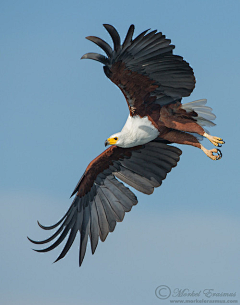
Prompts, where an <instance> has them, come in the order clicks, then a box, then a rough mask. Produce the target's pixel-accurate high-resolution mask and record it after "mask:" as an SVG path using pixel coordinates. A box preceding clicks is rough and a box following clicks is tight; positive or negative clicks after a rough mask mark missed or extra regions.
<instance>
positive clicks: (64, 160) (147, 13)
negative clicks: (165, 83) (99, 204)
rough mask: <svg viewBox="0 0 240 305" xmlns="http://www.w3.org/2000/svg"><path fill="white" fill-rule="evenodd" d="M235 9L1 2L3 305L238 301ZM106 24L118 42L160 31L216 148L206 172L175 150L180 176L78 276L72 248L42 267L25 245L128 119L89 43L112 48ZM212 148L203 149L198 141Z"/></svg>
mask: <svg viewBox="0 0 240 305" xmlns="http://www.w3.org/2000/svg"><path fill="white" fill-rule="evenodd" d="M239 12H240V2H239V1H220V0H218V1H215V0H211V1H204V0H203V1H180V0H176V1H172V0H171V1H159V0H158V1H157V0H155V1H151V0H150V1H136V0H134V1H131V0H128V1H125V0H122V1H113V0H112V1H96V0H93V1H60V0H58V1H11V0H9V1H1V2H0V105H1V107H0V143H1V150H0V164H1V166H0V178H1V183H0V202H1V214H0V238H1V250H0V251H1V254H0V281H1V282H0V303H1V304H6V305H10V304H11V305H12V304H18V305H21V304H24V305H30V304H31V305H32V304H36V305H40V304H46V305H53V304H68V305H72V304H84V305H92V304H99V305H101V304H117V305H118V304H119V305H120V304H126V305H128V304H138V305H143V304H144V305H145V304H154V305H155V304H156V305H157V304H168V302H167V301H164V302H165V303H163V301H161V300H159V299H158V298H156V296H155V293H154V292H155V289H156V287H157V286H160V285H167V286H169V287H170V288H171V289H173V288H176V287H178V288H181V289H184V288H188V289H189V290H194V291H199V290H203V289H206V288H212V289H214V291H215V292H222V291H223V292H236V293H237V299H238V300H239V301H240V288H239V287H240V277H239V274H240V266H239V258H240V234H239V233H240V222H239V219H240V205H239V202H240V200H239V158H240V157H239V151H240V145H239V127H240V126H239V125H240V124H239V111H240V107H239V88H240V74H239V71H240V60H239V50H240V39H239V29H240V21H239V20H240V19H239ZM103 23H109V24H112V25H114V26H115V27H116V28H117V30H118V31H119V33H120V35H121V37H122V38H123V37H125V34H126V32H127V30H128V27H129V25H130V24H132V23H133V24H135V26H136V30H135V36H136V35H138V34H139V33H140V32H142V31H143V30H145V29H148V28H151V29H158V30H159V31H162V32H163V33H164V34H165V35H166V36H167V37H168V38H170V39H171V40H172V43H173V44H175V45H176V49H175V50H174V53H175V54H178V55H182V56H184V58H185V59H186V60H187V61H188V62H189V63H190V64H191V66H192V67H193V69H194V72H195V76H196V79H197V83H196V88H195V90H194V92H193V93H192V95H191V96H190V97H189V98H186V99H184V101H185V102H189V101H192V100H196V99H200V98H207V99H208V105H209V106H211V107H212V108H213V110H214V111H213V112H214V113H215V114H216V115H217V119H216V121H215V122H216V123H217V126H216V127H214V128H212V129H211V130H210V131H211V133H212V134H213V135H216V136H220V137H222V138H223V139H224V140H225V141H226V144H225V145H224V146H223V147H222V153H223V158H222V160H220V161H218V162H215V161H211V160H210V159H209V158H207V157H206V156H205V155H204V153H203V152H201V151H200V150H198V149H196V148H193V147H186V146H182V147H181V149H182V150H183V155H182V156H181V161H180V162H179V164H178V166H177V167H176V168H174V169H173V171H172V172H171V173H170V174H169V175H168V177H167V179H166V180H165V181H164V182H163V185H162V186H161V187H160V188H158V189H156V190H155V192H154V194H153V195H151V196H147V195H143V194H140V193H138V192H137V191H136V192H135V193H136V195H137V196H138V199H139V203H138V205H137V206H136V207H134V208H133V209H132V211H131V212H130V213H127V214H126V216H125V219H124V221H123V222H122V223H119V224H117V226H116V229H115V231H114V233H112V234H109V236H108V238H107V240H106V241H105V242H104V243H101V242H100V243H99V245H98V248H97V250H96V253H95V254H94V256H92V255H91V252H90V247H88V251H87V253H86V256H85V259H84V262H83V265H82V267H81V268H79V267H78V245H79V236H77V238H76V241H75V243H74V245H73V246H72V249H71V250H70V252H69V253H68V255H67V256H66V257H65V259H63V260H61V261H60V262H58V263H56V264H52V262H53V261H54V260H55V259H56V258H57V256H58V254H59V253H60V251H61V249H62V247H60V248H57V249H56V250H54V251H52V252H50V253H48V254H38V253H36V252H34V251H32V250H31V248H32V245H31V244H30V242H29V241H28V240H27V238H26V236H27V235H28V236H30V237H31V238H33V239H37V240H38V239H45V238H47V237H48V232H46V231H43V230H41V229H40V228H39V227H38V226H37V223H36V221H37V219H38V220H39V221H40V222H41V223H43V224H46V225H50V224H53V223H55V222H56V221H57V220H58V219H60V218H61V217H62V215H63V214H64V213H65V212H66V210H67V209H68V207H69V205H70V204H71V200H70V199H69V196H70V194H71V192H72V191H73V189H74V187H75V185H76V183H77V182H78V179H79V178H80V177H81V175H82V173H83V172H84V170H85V168H86V166H87V165H88V163H89V162H90V161H91V160H92V159H93V158H95V157H96V156H97V155H98V154H99V153H101V152H102V151H103V150H104V141H105V139H106V138H107V137H108V136H109V135H111V134H113V133H114V132H117V131H119V130H120V129H121V128H122V126H123V125H124V123H125V120H126V118H127V115H128V108H127V105H126V102H125V100H124V97H123V96H122V94H121V92H120V90H119V89H118V88H117V87H116V86H114V85H113V84H112V83H111V82H110V81H109V80H108V79H107V78H106V77H105V75H104V74H103V70H102V66H101V64H100V63H97V62H94V61H90V60H88V61H87V60H81V61H80V57H81V56H82V55H83V54H85V53H87V52H91V51H93V52H99V51H100V49H98V48H97V46H95V45H94V44H93V43H91V42H89V41H87V40H86V39H85V38H84V37H85V36H88V35H94V36H99V37H101V38H103V39H106V40H107V41H108V42H109V43H110V42H111V40H110V37H109V35H108V34H107V32H106V30H105V29H104V28H103V26H102V24H103ZM204 144H205V146H206V147H207V148H212V145H211V144H210V142H208V141H204Z"/></svg>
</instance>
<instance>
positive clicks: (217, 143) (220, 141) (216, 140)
mask: <svg viewBox="0 0 240 305" xmlns="http://www.w3.org/2000/svg"><path fill="white" fill-rule="evenodd" d="M203 136H204V137H205V138H207V139H208V140H209V141H210V142H211V143H212V144H213V145H215V146H217V147H221V146H222V145H221V144H224V143H225V142H224V141H223V139H221V138H218V137H214V136H211V135H210V134H208V133H206V132H204V134H203Z"/></svg>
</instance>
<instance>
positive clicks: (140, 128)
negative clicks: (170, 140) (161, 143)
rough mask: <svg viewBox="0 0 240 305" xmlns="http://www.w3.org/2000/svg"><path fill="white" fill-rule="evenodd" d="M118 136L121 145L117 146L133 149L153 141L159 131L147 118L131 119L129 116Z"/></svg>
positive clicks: (136, 117)
mask: <svg viewBox="0 0 240 305" xmlns="http://www.w3.org/2000/svg"><path fill="white" fill-rule="evenodd" d="M120 134H121V138H122V141H121V142H122V143H119V144H118V145H119V146H121V147H133V146H137V145H142V144H145V143H148V142H150V141H152V140H154V139H155V138H156V137H157V136H158V135H159V131H158V130H157V128H156V127H155V126H154V125H153V124H152V122H151V121H150V120H149V119H148V117H147V116H145V117H143V118H141V117H140V116H138V115H137V116H133V117H132V116H130V115H129V116H128V119H127V121H126V124H125V125H124V127H123V129H122V131H121V133H120ZM119 140H120V139H119Z"/></svg>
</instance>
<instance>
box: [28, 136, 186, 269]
mask: <svg viewBox="0 0 240 305" xmlns="http://www.w3.org/2000/svg"><path fill="white" fill-rule="evenodd" d="M180 155H181V150H180V149H178V148H176V147H173V146H169V145H167V144H165V143H164V142H163V140H154V141H152V142H150V143H147V144H145V145H142V146H138V147H132V148H120V147H117V146H111V147H109V148H108V149H106V150H105V151H104V152H103V153H102V154H101V155H99V156H98V157H97V158H96V159H94V160H93V161H92V162H91V163H90V164H89V165H88V167H87V169H86V171H85V172H84V174H83V176H82V178H81V179H80V181H79V183H78V184H77V186H76V188H75V190H74V192H73V194H72V195H74V194H76V196H75V198H74V200H73V203H72V205H71V206H70V208H69V210H68V211H67V213H66V214H65V215H64V216H63V218H62V219H61V220H60V221H58V222H57V223H56V224H55V225H53V226H49V227H46V226H43V225H41V224H40V223H39V226H40V227H41V228H42V229H44V230H52V229H55V228H57V227H58V229H57V230H56V232H55V233H54V234H53V235H52V236H51V237H49V238H47V239H46V240H43V241H34V240H31V239H30V241H32V242H33V243H35V244H46V243H48V242H51V241H52V240H53V239H55V238H57V239H56V241H55V242H54V243H52V244H51V245H50V246H49V247H47V248H45V249H42V250H36V251H38V252H47V251H50V250H52V249H54V248H56V247H57V246H58V245H59V244H60V243H61V242H62V241H63V240H64V239H65V238H66V236H67V234H68V233H69V232H70V234H69V236H68V239H67V242H66V244H65V246H64V248H63V250H62V252H61V254H60V255H59V257H58V258H57V260H56V261H58V260H59V259H61V258H63V257H64V256H65V255H66V253H67V252H68V250H69V249H70V247H71V245H72V243H73V241H74V239H75V237H76V234H77V232H78V231H79V232H80V236H81V239H80V253H79V264H80V265H81V264H82V261H83V258H84V255H85V251H86V247H87V241H88V236H89V238H90V242H91V248H92V253H94V252H95V250H96V247H97V244H98V240H99V237H100V239H101V240H102V241H104V240H105V239H106V237H107V235H108V233H109V232H112V231H113V230H114V228H115V226H116V222H117V221H118V222H119V221H122V220H123V218H124V215H125V212H129V211H130V210H131V208H132V206H133V205H135V204H137V198H136V196H135V195H134V194H133V193H132V192H131V191H130V190H129V189H128V188H127V187H126V186H125V185H124V184H123V183H121V182H120V181H119V180H118V179H120V180H122V181H123V182H125V183H127V184H129V185H130V186H132V187H134V188H135V189H137V190H138V191H140V192H143V193H145V194H151V193H152V192H153V190H154V188H155V187H158V186H160V185H161V183H162V180H163V179H165V178H166V175H167V173H168V172H170V171H171V169H172V168H173V167H174V166H176V165H177V162H178V161H179V156H180ZM116 178H118V179H116Z"/></svg>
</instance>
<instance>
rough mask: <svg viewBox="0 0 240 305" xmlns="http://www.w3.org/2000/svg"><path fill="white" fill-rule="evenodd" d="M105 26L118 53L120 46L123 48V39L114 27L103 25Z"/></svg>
mask: <svg viewBox="0 0 240 305" xmlns="http://www.w3.org/2000/svg"><path fill="white" fill-rule="evenodd" d="M103 26H104V27H105V29H106V30H107V31H108V33H109V34H110V36H111V38H112V40H113V44H114V51H116V52H117V51H118V50H119V49H120V46H121V39H120V36H119V34H118V31H117V30H116V29H115V27H114V26H112V25H110V24H103Z"/></svg>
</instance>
